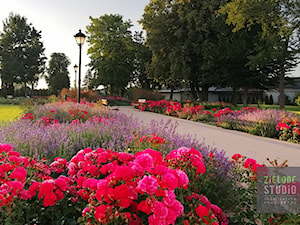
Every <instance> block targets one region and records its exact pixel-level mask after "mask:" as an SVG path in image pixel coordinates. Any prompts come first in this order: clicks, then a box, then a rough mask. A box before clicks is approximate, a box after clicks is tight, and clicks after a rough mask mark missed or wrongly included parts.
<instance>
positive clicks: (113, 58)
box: [87, 14, 134, 94]
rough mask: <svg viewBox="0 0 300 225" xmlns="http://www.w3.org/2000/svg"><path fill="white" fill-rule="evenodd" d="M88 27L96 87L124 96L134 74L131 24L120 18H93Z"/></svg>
mask: <svg viewBox="0 0 300 225" xmlns="http://www.w3.org/2000/svg"><path fill="white" fill-rule="evenodd" d="M90 20H91V24H90V25H89V26H87V31H88V42H89V44H90V48H89V49H88V54H89V55H90V59H91V63H90V66H91V69H92V71H93V73H94V76H93V81H92V82H91V83H92V84H94V85H95V86H98V85H104V86H105V87H106V88H107V90H108V93H109V94H122V92H123V91H124V89H125V87H126V86H127V85H128V83H129V82H130V78H131V75H132V72H133V61H134V46H133V40H132V34H131V31H130V27H131V26H132V24H131V22H130V21H123V18H122V16H120V15H117V14H116V15H112V14H111V15H107V14H106V15H103V16H101V17H99V18H93V17H90Z"/></svg>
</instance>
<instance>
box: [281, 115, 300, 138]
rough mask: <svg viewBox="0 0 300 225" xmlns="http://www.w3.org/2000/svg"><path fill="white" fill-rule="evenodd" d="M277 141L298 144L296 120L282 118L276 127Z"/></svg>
mask: <svg viewBox="0 0 300 225" xmlns="http://www.w3.org/2000/svg"><path fill="white" fill-rule="evenodd" d="M276 130H277V131H278V132H279V139H281V140H284V141H290V142H295V143H299V142H300V122H299V121H298V118H296V117H295V118H283V119H282V120H281V121H280V122H279V123H278V124H277V125H276Z"/></svg>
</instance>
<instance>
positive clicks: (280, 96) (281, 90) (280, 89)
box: [279, 64, 285, 109]
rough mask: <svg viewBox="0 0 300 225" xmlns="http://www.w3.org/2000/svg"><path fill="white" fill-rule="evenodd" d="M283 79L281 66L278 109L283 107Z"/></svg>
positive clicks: (283, 73)
mask: <svg viewBox="0 0 300 225" xmlns="http://www.w3.org/2000/svg"><path fill="white" fill-rule="evenodd" d="M284 77H285V70H284V65H283V64H281V65H280V71H279V109H284V105H285V94H284Z"/></svg>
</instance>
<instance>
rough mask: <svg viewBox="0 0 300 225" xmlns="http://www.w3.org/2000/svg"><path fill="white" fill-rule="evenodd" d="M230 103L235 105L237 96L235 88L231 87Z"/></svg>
mask: <svg viewBox="0 0 300 225" xmlns="http://www.w3.org/2000/svg"><path fill="white" fill-rule="evenodd" d="M231 103H232V104H233V105H234V106H237V96H236V88H235V87H234V88H232V96H231Z"/></svg>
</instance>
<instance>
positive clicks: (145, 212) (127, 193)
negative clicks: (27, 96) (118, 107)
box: [0, 102, 299, 225]
mask: <svg viewBox="0 0 300 225" xmlns="http://www.w3.org/2000/svg"><path fill="white" fill-rule="evenodd" d="M104 108H105V107H100V108H98V107H97V106H93V105H89V104H84V103H83V104H77V103H69V102H65V103H55V104H46V105H44V106H38V108H36V109H35V110H33V111H31V112H28V114H27V115H26V116H24V117H23V119H21V120H20V121H19V122H15V123H12V124H10V125H9V126H6V127H5V128H3V129H1V132H0V140H1V142H2V143H5V142H7V143H10V144H11V143H12V145H8V144H0V175H1V176H0V177H1V178H0V221H1V222H3V224H6V225H8V224H14V225H17V224H20V225H21V224H87V225H88V224H90V225H91V224H131V225H138V224H184V225H188V224H199V225H202V224H211V225H216V224H253V223H256V222H260V223H262V224H274V223H275V221H276V222H278V221H292V219H293V220H294V219H295V218H297V216H299V215H284V216H280V217H278V215H272V214H257V213H256V211H255V207H256V204H255V199H256V185H255V176H256V169H257V167H258V166H261V165H259V164H257V163H256V161H255V160H254V159H246V158H245V157H242V156H240V155H238V154H236V155H234V156H233V158H232V159H228V158H226V157H225V154H224V152H219V151H217V150H216V149H212V148H209V147H207V146H205V145H203V144H202V143H198V142H197V141H196V140H194V139H193V138H192V137H190V136H179V135H177V134H176V132H175V131H176V124H172V123H168V122H167V123H160V122H152V124H151V125H150V127H146V126H143V125H142V124H139V123H138V122H137V121H136V120H135V119H134V118H131V117H127V116H125V115H123V114H120V113H118V112H115V111H108V110H107V109H104ZM30 113H31V114H30ZM182 146H184V147H182ZM196 149H198V150H199V151H198V150H196ZM20 153H22V154H20ZM245 205H247V207H245ZM241 209H242V210H241ZM270 219H272V223H270V222H269V221H270Z"/></svg>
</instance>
